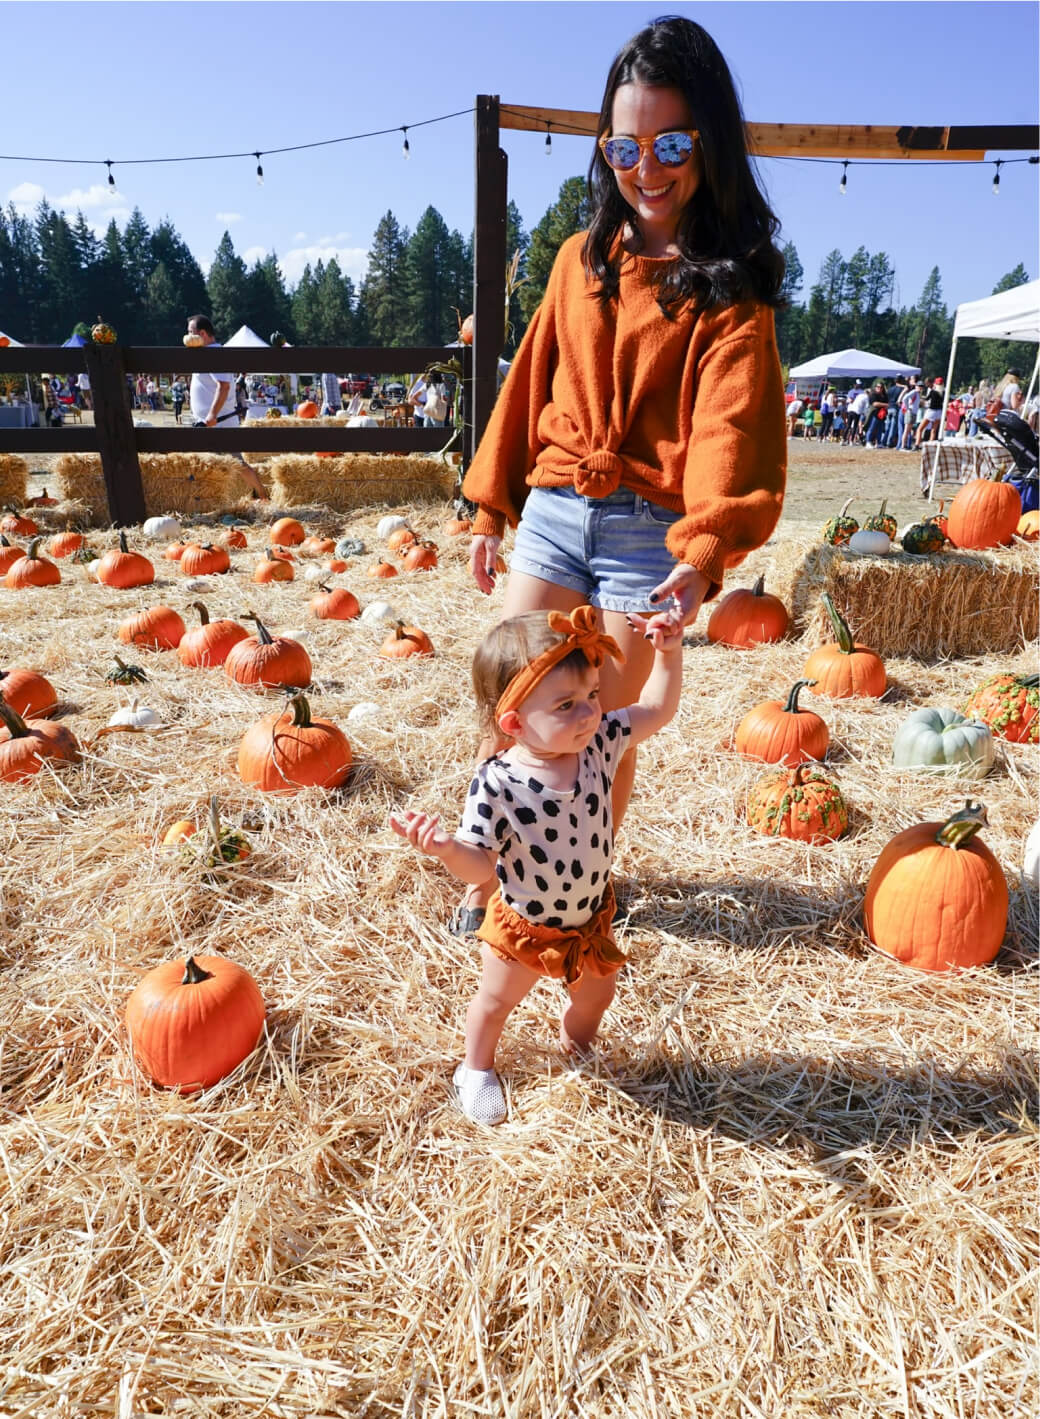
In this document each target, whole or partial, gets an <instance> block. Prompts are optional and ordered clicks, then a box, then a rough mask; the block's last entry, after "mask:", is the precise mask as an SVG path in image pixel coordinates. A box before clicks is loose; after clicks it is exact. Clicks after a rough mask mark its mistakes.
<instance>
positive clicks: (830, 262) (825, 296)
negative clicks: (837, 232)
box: [809, 248, 846, 350]
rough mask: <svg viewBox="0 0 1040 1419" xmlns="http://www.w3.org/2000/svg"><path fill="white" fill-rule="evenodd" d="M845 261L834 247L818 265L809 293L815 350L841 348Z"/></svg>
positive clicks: (811, 327)
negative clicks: (818, 347) (817, 272)
mask: <svg viewBox="0 0 1040 1419" xmlns="http://www.w3.org/2000/svg"><path fill="white" fill-rule="evenodd" d="M845 273H846V266H845V258H844V257H843V256H842V254H841V252H840V251H838V249H837V248H835V249H834V250H833V251H831V252H828V254H827V255H826V256H825V257H824V259H823V262H822V264H821V266H820V274H819V276H818V277H817V278H816V285H815V286H813V288H812V290H811V291H810V292H809V312H810V329H811V331H812V337H813V345H814V347H815V346H816V345H817V344H819V345H820V346H821V347H822V349H823V350H833V349H835V348H839V349H840V348H842V346H841V345H840V343H839V339H840V335H841V329H842V321H843V316H844V311H845Z"/></svg>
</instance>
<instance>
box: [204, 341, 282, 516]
mask: <svg viewBox="0 0 1040 1419" xmlns="http://www.w3.org/2000/svg"><path fill="white" fill-rule="evenodd" d="M188 334H189V335H198V336H199V337H200V338H201V340H202V343H203V345H205V346H210V345H216V346H218V348H219V344H220V342H219V341H218V340H217V337H216V334H215V332H214V330H213V324H212V322H211V321H210V319H209V316H206V315H193V316H191V317H190V318H189V320H188ZM188 404H189V407H190V409H191V419H192V423H193V424H194V425H195V426H196V427H198V426H200V425H205V427H206V428H208V429H213V428H217V427H218V426H220V427H222V428H226V429H237V428H238V402H237V399H236V397H235V379H234V376H233V375H230V374H210V373H205V374H201V373H199V372H198V371H196V373H195V374H193V375H192V377H191V388H190V390H189V393H188ZM232 457H233V458H237V459H238V461H239V463H241V465H242V476H243V477H244V478H245V480H246V482H247V483H248V484H249V486H250V487H251V488H252V490H253V494H254V496H255V497H258V498H266V496H267V494H266V493H265V492H264V485H263V483H261V481H260V478H259V476H258V474H257V471H256V469H255V468H251V467H250V466H249V464H248V463H247V462H246V461H245V459H244V458H243V457H242V455H241V454H240V453H235V454H232Z"/></svg>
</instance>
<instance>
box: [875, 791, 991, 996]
mask: <svg viewBox="0 0 1040 1419" xmlns="http://www.w3.org/2000/svg"><path fill="white" fill-rule="evenodd" d="M986 823H987V819H986V810H985V807H984V806H983V804H981V803H972V802H971V800H970V799H969V800H968V802H967V803H966V804H965V806H964V808H962V809H961V811H960V812H959V813H954V814H953V816H952V817H950V818H948V819H947V820H946V822H945V823H916V824H914V826H913V827H910V828H905V829H904V830H903V831H902V832H901V833H897V834H896V835H895V837H894V838H892V840H891V841H890V842H889V843H888V844H887V845H886V846H885V847H884V848H883V849H882V851H881V855H880V857H879V858H878V860H877V862H876V863H875V864H874V869H873V871H872V872H871V874H870V879H869V881H868V882H867V895H866V900H865V901H864V904H863V919H864V923H865V925H866V928H867V935H868V936H869V937H870V940H871V941H872V942H873V944H874V945H875V946H876V947H877V948H878V949H879V950H880V951H884V952H885V953H886V954H887V955H889V956H894V957H895V958H896V960H898V961H902V962H904V964H906V965H908V966H915V967H917V969H919V970H924V971H948V970H954V969H957V968H958V967H960V968H964V967H968V966H981V965H985V964H986V962H987V961H992V960H993V958H994V956H996V954H997V952H998V951H999V950H1000V946H1001V942H1002V941H1003V940H1004V932H1005V930H1006V929H1007V916H1008V889H1007V882H1006V881H1005V880H1004V873H1003V871H1002V870H1001V867H1000V863H999V862H998V861H997V860H996V858H995V857H994V856H993V854H992V853H991V852H990V850H989V848H988V847H986V845H985V844H984V843H982V842H980V841H979V840H978V837H977V833H978V831H979V829H980V828H982V827H985V826H986Z"/></svg>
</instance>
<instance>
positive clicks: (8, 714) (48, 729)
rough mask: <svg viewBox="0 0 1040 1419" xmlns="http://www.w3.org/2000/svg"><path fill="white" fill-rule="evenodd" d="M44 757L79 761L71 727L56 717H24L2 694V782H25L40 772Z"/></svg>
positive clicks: (59, 761) (0, 776) (76, 741)
mask: <svg viewBox="0 0 1040 1419" xmlns="http://www.w3.org/2000/svg"><path fill="white" fill-rule="evenodd" d="M44 759H54V760H56V761H57V762H58V763H67V764H78V763H79V760H80V749H79V742H78V740H77V739H76V736H75V735H74V734H73V732H72V730H71V729H66V728H65V726H64V725H63V724H58V723H56V722H55V721H54V720H53V719H23V718H22V716H21V715H20V714H17V713H16V712H15V711H14V710H13V709H12V708H11V707H10V705H9V704H8V703H7V701H6V700H5V699H4V698H3V696H0V782H4V783H23V782H24V781H25V780H26V779H28V778H31V777H32V776H33V774H38V773H39V772H40V769H41V768H42V767H43V761H44Z"/></svg>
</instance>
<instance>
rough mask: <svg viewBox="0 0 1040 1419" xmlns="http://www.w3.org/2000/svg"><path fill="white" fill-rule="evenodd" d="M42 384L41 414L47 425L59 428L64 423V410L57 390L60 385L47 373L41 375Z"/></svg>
mask: <svg viewBox="0 0 1040 1419" xmlns="http://www.w3.org/2000/svg"><path fill="white" fill-rule="evenodd" d="M41 383H42V385H43V414H44V418H45V419H46V421H47V427H48V428H51V429H60V428H61V427H62V426H63V425H64V423H65V410H64V409H63V408H62V403H61V400H60V399H59V398H58V391H59V390H60V388H61V385H60V383H59V381H58V380H57V379H52V378H51V376H50V375H49V374H45V375H42V376H41Z"/></svg>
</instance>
